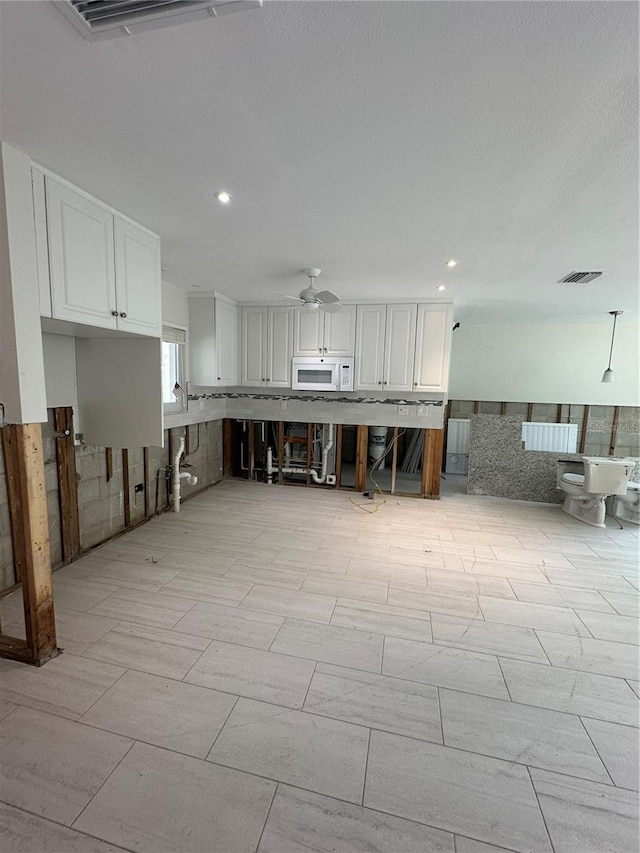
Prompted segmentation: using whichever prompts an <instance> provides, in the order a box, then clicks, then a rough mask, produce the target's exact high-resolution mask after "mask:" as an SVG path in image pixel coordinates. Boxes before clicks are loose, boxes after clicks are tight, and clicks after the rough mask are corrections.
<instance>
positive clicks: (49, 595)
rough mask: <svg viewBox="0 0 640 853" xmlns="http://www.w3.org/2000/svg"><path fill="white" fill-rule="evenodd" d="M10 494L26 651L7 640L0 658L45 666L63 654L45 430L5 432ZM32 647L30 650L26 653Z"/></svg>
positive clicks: (14, 427) (28, 427) (15, 427)
mask: <svg viewBox="0 0 640 853" xmlns="http://www.w3.org/2000/svg"><path fill="white" fill-rule="evenodd" d="M2 433H3V435H2V440H3V448H4V452H5V457H6V456H7V455H9V456H10V457H11V462H10V465H9V467H8V468H7V480H8V481H9V480H11V481H12V482H11V484H10V485H9V484H8V486H9V489H10V490H11V492H12V493H13V495H14V497H15V499H16V501H17V516H16V517H17V518H18V521H19V524H20V527H19V529H18V531H17V532H16V537H15V538H16V539H17V538H18V537H19V538H20V539H21V540H22V543H21V547H20V549H19V550H20V552H21V557H20V558H21V559H22V561H23V564H22V567H21V569H22V571H21V574H22V578H21V580H22V596H23V600H24V621H25V633H26V642H25V646H22V645H21V643H16V639H15V638H6V637H5V638H3V643H2V645H1V646H0V654H2V655H5V656H8V657H13V658H16V656H19V657H18V659H20V660H24V661H25V662H27V663H31V664H34V665H36V666H41V665H42V664H43V663H45V662H46V661H48V660H49V659H50V658H52V657H55V656H56V655H57V654H58V651H59V650H58V648H57V644H56V627H55V617H54V611H53V592H52V584H51V551H50V548H49V518H48V514H47V494H46V489H45V477H44V459H43V453H42V427H41V425H40V424H39V423H37V424H11V425H10V426H7V427H4V428H3V430H2ZM25 647H26V648H25Z"/></svg>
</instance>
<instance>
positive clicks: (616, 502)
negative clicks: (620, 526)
mask: <svg viewBox="0 0 640 853" xmlns="http://www.w3.org/2000/svg"><path fill="white" fill-rule="evenodd" d="M611 515H612V516H613V517H614V518H615V519H617V520H619V521H630V522H631V524H640V483H633V482H632V481H631V480H629V482H628V483H627V491H626V492H625V494H624V495H616V496H615V497H614V498H612V502H611Z"/></svg>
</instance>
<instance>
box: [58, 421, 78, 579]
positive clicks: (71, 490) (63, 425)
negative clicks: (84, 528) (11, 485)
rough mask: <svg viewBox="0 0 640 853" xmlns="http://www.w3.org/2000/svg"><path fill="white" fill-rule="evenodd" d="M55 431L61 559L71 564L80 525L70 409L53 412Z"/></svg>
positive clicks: (76, 548) (75, 554)
mask: <svg viewBox="0 0 640 853" xmlns="http://www.w3.org/2000/svg"><path fill="white" fill-rule="evenodd" d="M53 421H54V426H55V429H56V432H57V433H58V434H57V435H56V464H57V468H58V498H59V502H60V522H61V528H62V559H63V560H64V562H65V563H70V562H71V561H72V560H73V559H75V557H77V556H78V554H79V553H80V523H79V521H78V481H77V479H76V450H75V446H74V443H73V409H72V407H71V406H62V407H59V408H56V409H54V410H53Z"/></svg>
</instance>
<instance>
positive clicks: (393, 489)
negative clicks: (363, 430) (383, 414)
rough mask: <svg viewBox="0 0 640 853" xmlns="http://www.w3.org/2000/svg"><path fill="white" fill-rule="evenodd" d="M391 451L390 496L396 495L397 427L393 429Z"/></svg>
mask: <svg viewBox="0 0 640 853" xmlns="http://www.w3.org/2000/svg"><path fill="white" fill-rule="evenodd" d="M392 440H393V450H392V451H391V494H392V495H395V493H396V477H397V474H398V427H394V428H393V439H392Z"/></svg>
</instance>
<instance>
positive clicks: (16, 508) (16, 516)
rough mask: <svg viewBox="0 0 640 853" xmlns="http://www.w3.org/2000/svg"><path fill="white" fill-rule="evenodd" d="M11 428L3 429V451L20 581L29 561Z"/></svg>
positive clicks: (14, 555) (12, 545)
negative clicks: (23, 529) (26, 551)
mask: <svg viewBox="0 0 640 853" xmlns="http://www.w3.org/2000/svg"><path fill="white" fill-rule="evenodd" d="M11 435H12V434H11V430H10V429H9V427H4V428H3V430H2V453H3V456H4V470H5V475H6V483H7V499H8V503H9V526H10V528H11V549H12V552H13V574H14V577H15V580H16V581H17V582H18V583H19V582H20V581H21V579H22V573H23V572H24V567H25V564H26V561H27V555H26V553H25V546H26V542H25V539H24V536H23V532H22V527H21V525H22V503H21V502H22V493H21V491H20V489H19V474H18V469H17V462H16V458H15V448H14V445H13V443H12V439H11Z"/></svg>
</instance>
